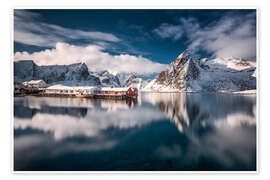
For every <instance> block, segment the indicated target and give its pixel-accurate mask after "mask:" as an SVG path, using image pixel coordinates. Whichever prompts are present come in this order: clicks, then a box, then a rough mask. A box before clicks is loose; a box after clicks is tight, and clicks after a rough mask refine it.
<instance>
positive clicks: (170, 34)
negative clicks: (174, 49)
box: [153, 23, 184, 40]
mask: <svg viewBox="0 0 270 180" xmlns="http://www.w3.org/2000/svg"><path fill="white" fill-rule="evenodd" d="M153 32H154V33H156V34H157V35H159V36H160V37H162V38H172V39H173V40H178V39H180V38H181V37H182V35H183V33H184V31H183V30H182V26H181V25H171V24H167V23H163V24H161V26H159V27H158V28H156V29H154V30H153Z"/></svg>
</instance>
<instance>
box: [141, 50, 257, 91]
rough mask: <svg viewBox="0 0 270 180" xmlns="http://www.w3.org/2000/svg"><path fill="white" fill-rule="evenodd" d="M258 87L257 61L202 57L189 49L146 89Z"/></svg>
mask: <svg viewBox="0 0 270 180" xmlns="http://www.w3.org/2000/svg"><path fill="white" fill-rule="evenodd" d="M250 89H256V63H255V62H252V61H247V60H242V59H240V58H233V57H230V58H216V59H211V60H210V59H207V58H204V59H199V58H196V57H195V56H193V55H192V54H191V52H190V51H188V50H186V51H184V52H183V53H181V54H180V55H179V56H178V57H177V58H176V60H175V61H173V62H172V63H171V64H170V66H169V67H168V68H167V69H166V70H164V71H162V72H161V73H160V74H159V76H158V78H156V79H154V80H152V81H151V82H149V83H148V84H147V85H146V86H145V87H144V88H143V89H142V90H143V91H159V92H168V91H178V92H179V91H180V92H221V91H226V92H227V91H242V90H250Z"/></svg>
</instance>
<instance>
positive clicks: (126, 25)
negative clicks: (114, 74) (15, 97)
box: [14, 9, 256, 72]
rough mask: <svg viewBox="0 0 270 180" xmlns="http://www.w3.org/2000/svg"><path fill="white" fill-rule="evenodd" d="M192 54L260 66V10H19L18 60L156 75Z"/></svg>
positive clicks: (16, 23) (16, 28)
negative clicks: (233, 58) (184, 53)
mask: <svg viewBox="0 0 270 180" xmlns="http://www.w3.org/2000/svg"><path fill="white" fill-rule="evenodd" d="M87 47H88V48H87ZM187 48H189V49H191V50H193V52H194V53H195V54H197V55H198V56H200V57H228V56H236V57H243V58H246V59H249V60H255V59H256V10H247V9H246V10H236V9H234V10H224V9H223V10H214V9H212V10H206V9H205V10H198V9H193V10H184V9H183V10H179V9H178V10H173V9H167V10H147V9H145V10H117V9H115V10H80V9H77V10H63V9H62V10H57V9H54V10H14V54H15V60H20V59H25V58H28V59H29V58H30V59H34V60H35V61H36V62H37V64H41V65H42V64H45V65H46V64H69V63H73V61H74V62H77V61H85V62H86V63H87V65H88V66H92V67H93V70H100V69H102V67H104V69H106V68H107V69H112V70H114V71H118V69H120V70H119V71H131V70H132V69H133V68H132V67H129V66H134V68H135V70H137V71H138V70H140V69H142V72H151V71H160V70H161V69H163V68H164V67H165V65H167V64H169V63H170V62H171V61H173V60H174V59H175V58H176V57H177V55H178V54H179V53H181V52H182V51H183V50H185V49H187ZM89 54H91V56H90V55H89ZM72 58H74V60H72ZM78 58H80V59H78ZM65 59H66V60H65ZM112 59H113V60H112ZM119 64H122V66H123V67H120V65H119ZM146 65H147V66H152V70H151V68H150V67H148V68H146V67H145V66H146ZM94 66H96V68H95V67H94ZM115 66H116V67H115Z"/></svg>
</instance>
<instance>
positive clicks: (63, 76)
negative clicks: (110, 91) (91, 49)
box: [14, 60, 100, 85]
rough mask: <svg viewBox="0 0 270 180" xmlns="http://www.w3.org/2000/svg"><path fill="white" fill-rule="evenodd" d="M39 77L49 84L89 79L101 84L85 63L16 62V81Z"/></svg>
mask: <svg viewBox="0 0 270 180" xmlns="http://www.w3.org/2000/svg"><path fill="white" fill-rule="evenodd" d="M39 79H42V80H44V81H45V82H46V83H48V84H50V83H55V82H59V81H88V82H91V83H92V84H93V85H99V84H100V81H99V79H98V78H96V77H95V76H92V75H90V74H89V72H88V68H87V66H86V64H84V63H75V64H70V65H49V66H38V65H36V64H35V63H34V62H33V61H32V60H24V61H16V62H14V81H15V82H23V81H29V80H39Z"/></svg>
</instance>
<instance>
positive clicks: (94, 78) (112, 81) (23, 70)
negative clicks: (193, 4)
mask: <svg viewBox="0 0 270 180" xmlns="http://www.w3.org/2000/svg"><path fill="white" fill-rule="evenodd" d="M31 80H43V81H44V82H45V83H46V84H47V85H48V87H49V88H73V87H82V88H88V87H93V86H101V87H136V88H138V89H139V90H141V91H148V92H238V91H249V90H254V89H256V62H253V61H247V60H243V59H241V58H235V57H229V58H215V59H208V58H203V59H200V58H198V57H196V56H194V55H193V54H192V52H191V51H189V50H186V51H184V52H183V53H181V54H180V55H179V56H178V57H177V58H176V59H175V60H174V61H173V62H172V63H171V64H170V65H169V66H168V68H167V69H165V70H164V71H162V72H161V73H159V72H157V73H154V74H150V75H142V74H138V73H136V72H131V73H118V72H110V71H107V70H103V71H99V72H90V71H89V70H88V67H87V66H86V64H84V63H75V64H70V65H50V66H38V65H36V64H35V63H34V61H32V60H23V61H16V62H14V82H15V83H22V82H30V81H31ZM25 84H29V83H25Z"/></svg>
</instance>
